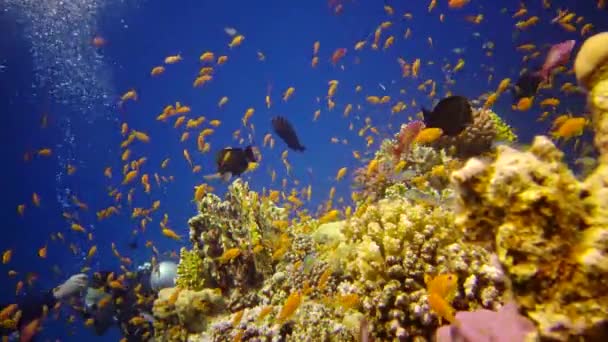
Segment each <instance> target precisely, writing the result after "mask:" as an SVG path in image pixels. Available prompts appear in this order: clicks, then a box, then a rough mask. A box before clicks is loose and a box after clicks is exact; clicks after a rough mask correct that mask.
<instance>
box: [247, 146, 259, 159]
mask: <svg viewBox="0 0 608 342" xmlns="http://www.w3.org/2000/svg"><path fill="white" fill-rule="evenodd" d="M245 156H246V157H247V161H250V162H252V163H256V162H257V159H256V157H255V153H254V152H253V146H252V145H248V146H247V147H245Z"/></svg>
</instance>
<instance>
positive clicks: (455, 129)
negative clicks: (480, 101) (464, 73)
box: [422, 96, 473, 136]
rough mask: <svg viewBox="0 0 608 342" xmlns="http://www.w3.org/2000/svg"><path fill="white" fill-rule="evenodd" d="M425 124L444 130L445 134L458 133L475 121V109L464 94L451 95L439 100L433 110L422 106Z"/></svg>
mask: <svg viewBox="0 0 608 342" xmlns="http://www.w3.org/2000/svg"><path fill="white" fill-rule="evenodd" d="M422 113H423V114H424V125H425V126H426V127H428V128H431V127H436V128H441V130H443V134H445V135H451V136H454V135H458V134H460V132H462V131H463V130H464V129H465V128H466V127H467V126H468V125H470V124H472V123H473V110H472V109H471V104H469V100H467V98H466V97H463V96H449V97H446V98H445V99H443V100H441V101H439V103H438V104H437V105H436V106H435V109H433V111H428V110H426V109H424V108H422Z"/></svg>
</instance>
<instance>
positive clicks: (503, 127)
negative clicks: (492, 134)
mask: <svg viewBox="0 0 608 342" xmlns="http://www.w3.org/2000/svg"><path fill="white" fill-rule="evenodd" d="M488 114H489V116H490V119H492V121H493V122H494V127H495V129H496V140H498V141H508V142H514V141H516V140H517V135H516V134H515V132H513V129H512V128H511V126H509V124H507V123H506V122H505V121H504V120H503V119H502V118H501V117H500V116H498V114H496V113H494V112H493V111H491V110H490V111H488Z"/></svg>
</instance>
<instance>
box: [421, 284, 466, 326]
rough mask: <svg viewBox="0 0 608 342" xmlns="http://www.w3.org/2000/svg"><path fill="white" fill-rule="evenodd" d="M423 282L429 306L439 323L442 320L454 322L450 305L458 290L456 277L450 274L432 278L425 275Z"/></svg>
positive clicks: (452, 309)
mask: <svg viewBox="0 0 608 342" xmlns="http://www.w3.org/2000/svg"><path fill="white" fill-rule="evenodd" d="M424 282H425V283H426V289H427V292H428V301H429V306H430V307H431V309H432V310H433V312H435V313H436V314H437V315H438V316H439V323H440V324H441V319H442V318H445V319H446V320H447V321H448V322H450V323H453V322H454V321H455V318H454V308H453V307H452V305H451V304H450V303H451V302H452V300H453V299H454V296H455V294H456V290H457V289H458V276H456V275H455V274H452V273H443V274H439V275H437V276H435V277H432V278H431V277H430V276H429V275H425V276H424Z"/></svg>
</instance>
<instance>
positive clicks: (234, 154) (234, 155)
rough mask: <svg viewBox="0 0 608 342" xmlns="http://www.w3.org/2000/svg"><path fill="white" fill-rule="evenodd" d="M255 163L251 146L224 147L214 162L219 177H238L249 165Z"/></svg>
mask: <svg viewBox="0 0 608 342" xmlns="http://www.w3.org/2000/svg"><path fill="white" fill-rule="evenodd" d="M256 161H257V159H256V157H255V153H254V151H253V147H252V146H247V147H245V148H241V147H226V148H224V149H222V150H221V151H219V152H218V153H217V156H216V159H215V162H216V164H217V172H218V173H220V174H221V175H230V176H240V175H241V174H242V173H243V172H245V171H246V170H247V167H248V166H249V163H250V162H251V163H255V162H256Z"/></svg>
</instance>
